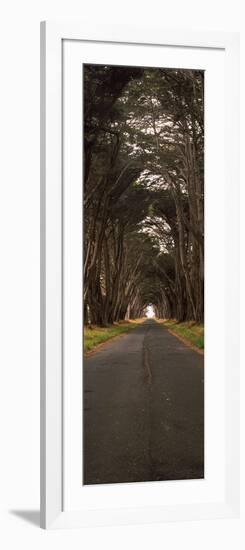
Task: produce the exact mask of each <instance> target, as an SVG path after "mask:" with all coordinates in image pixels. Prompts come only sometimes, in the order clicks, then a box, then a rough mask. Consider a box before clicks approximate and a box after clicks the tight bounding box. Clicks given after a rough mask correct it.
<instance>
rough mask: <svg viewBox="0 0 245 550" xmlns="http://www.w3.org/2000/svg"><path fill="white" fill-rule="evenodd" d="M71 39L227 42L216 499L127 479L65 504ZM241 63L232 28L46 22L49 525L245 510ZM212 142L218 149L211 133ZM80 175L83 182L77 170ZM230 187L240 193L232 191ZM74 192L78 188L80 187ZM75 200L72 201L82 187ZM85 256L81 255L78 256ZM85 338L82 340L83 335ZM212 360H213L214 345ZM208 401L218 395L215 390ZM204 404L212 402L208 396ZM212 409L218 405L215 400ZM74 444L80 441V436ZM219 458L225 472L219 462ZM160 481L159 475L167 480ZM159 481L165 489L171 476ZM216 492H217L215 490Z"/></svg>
mask: <svg viewBox="0 0 245 550" xmlns="http://www.w3.org/2000/svg"><path fill="white" fill-rule="evenodd" d="M65 42H69V43H73V44H78V43H79V44H81V43H86V44H89V43H92V44H101V45H102V44H109V45H110V47H111V46H113V45H114V46H115V47H116V45H122V46H123V45H127V46H130V47H131V48H134V47H136V46H137V48H138V49H139V50H141V49H142V48H146V46H147V47H148V46H149V47H151V48H152V47H154V46H155V47H157V48H158V49H159V48H169V49H171V48H176V49H177V48H178V50H179V51H181V55H182V56H183V60H185V56H186V55H187V52H194V51H195V52H196V56H197V59H198V55H200V56H201V55H203V52H204V51H207V52H209V57H210V59H211V58H212V56H213V55H214V56H215V55H216V53H217V52H222V59H223V61H222V62H223V64H224V65H223V67H224V77H225V80H224V82H223V85H224V89H225V95H224V121H223V123H224V141H225V144H224V145H225V158H224V166H223V167H222V169H221V174H223V173H224V174H225V176H224V177H223V176H221V178H220V179H221V187H220V190H221V191H222V190H223V193H224V205H223V213H224V220H223V222H224V226H223V228H224V232H223V233H224V235H223V237H222V238H223V241H224V243H225V250H224V262H225V264H224V265H225V269H224V272H225V273H224V277H223V284H224V294H225V296H224V304H223V307H222V310H223V311H224V330H223V335H221V337H222V338H223V340H222V339H221V349H220V357H221V359H220V363H221V364H220V369H221V370H222V373H223V374H222V376H223V378H222V384H221V390H220V391H221V399H222V400H223V401H222V402H223V405H224V406H223V407H221V409H220V415H221V416H220V419H221V421H222V425H223V426H224V433H223V443H224V452H223V455H224V457H223V458H224V460H223V463H224V464H223V467H224V475H223V478H222V484H221V485H220V487H219V491H220V492H219V498H218V499H217V498H216V496H215V493H213V496H212V498H211V497H210V500H208V498H209V497H208V496H207V495H208V493H207V495H206V497H205V498H204V497H202V496H200V501H197V500H198V497H195V498H196V500H193V502H191V501H188V500H186V501H185V499H184V498H183V494H182V497H181V499H179V500H178V498H176V500H174V499H175V497H174V496H172V498H171V501H169V503H166V502H165V504H159V502H158V501H154V499H153V497H152V496H150V497H149V499H148V505H147V506H146V505H142V506H138V505H137V504H135V505H132V499H131V496H130V494H129V485H126V486H124V505H123V506H122V507H120V506H119V507H117V506H114V505H113V502H114V501H115V496H117V493H115V494H114V501H113V500H112V506H111V507H110V506H109V505H108V502H109V500H108V499H107V500H108V502H107V505H106V506H105V507H103V496H102V500H101V502H102V504H101V506H100V507H99V508H98V506H97V507H95V508H93V506H92V507H91V503H90V501H89V502H88V506H87V509H86V494H85V496H84V498H83V503H84V502H85V504H83V508H81V507H76V502H75V499H73V500H72V499H71V498H70V499H69V506H68V507H67V505H66V503H67V501H66V493H67V492H69V488H68V491H67V483H70V481H71V480H70V478H69V475H66V470H67V464H68V466H69V464H70V462H71V460H72V459H74V464H77V463H78V462H79V460H80V457H79V456H76V457H75V456H72V454H71V452H70V454H69V455H68V454H67V452H66V448H65V447H66V441H65V438H64V430H65V429H66V428H67V427H68V428H67V429H69V418H70V416H71V414H73V415H74V414H75V412H74V411H78V409H74V410H73V412H72V411H71V410H69V411H68V412H69V415H70V416H69V415H68V416H69V418H68V420H67V412H66V413H65V411H64V408H65V407H64V404H65V402H66V395H67V388H66V385H67V384H68V385H69V387H70V388H71V387H73V386H72V384H74V380H75V378H74V380H73V381H72V380H71V379H69V378H67V376H65V377H64V373H65V369H64V363H65V361H66V359H65V357H66V351H65V350H64V334H65V331H66V317H65V315H67V314H71V312H69V311H68V313H67V307H66V306H65V307H64V304H65V303H66V302H65V299H64V286H65V284H64V272H65V269H66V265H65V259H64V243H65V242H66V238H67V235H66V231H67V230H66V228H65V226H64V213H66V200H67V195H66V193H64V189H65V185H66V183H65V178H66V171H65V170H64V164H63V160H64V151H65V150H66V141H67V140H66V132H67V131H68V132H69V131H70V130H69V127H67V124H64V120H65V115H64V105H65V100H64V95H67V94H64V89H66V88H64V87H65V85H66V84H65V77H64V70H63V64H64V58H65V54H64V43H65ZM73 50H74V53H73ZM185 52H186V53H185ZM198 52H199V53H198ZM69 55H70V56H73V57H74V58H75V55H76V54H75V49H74V48H71V49H70V51H69ZM216 57H217V56H216ZM81 62H82V61H81ZM183 62H184V61H183ZM211 63H212V59H211ZM238 64H239V37H238V35H237V34H234V33H210V32H205V33H204V32H201V33H197V32H193V31H192V32H189V31H179V30H171V31H170V30H165V29H161V28H149V29H148V28H147V29H145V28H141V27H137V28H136V27H130V26H129V27H127V28H125V27H120V26H116V27H115V26H114V27H111V26H108V27H106V26H104V25H102V26H99V27H96V29H94V28H93V26H92V24H91V26H88V25H86V26H84V25H83V24H82V23H42V24H41V526H42V527H43V528H59V527H82V526H88V525H105V524H128V523H146V522H154V521H157V522H161V521H174V520H183V519H208V518H224V517H235V516H237V515H238V513H239V356H238V355H239V352H238V349H239V341H238V340H239V331H238V327H237V324H236V325H235V323H233V324H229V338H228V337H226V336H224V335H225V331H227V334H228V323H229V319H231V318H237V317H238V310H239V281H238V272H239V269H238V266H239V252H238V249H239V221H238V217H239V185H238V182H239V170H238V165H239V158H238V155H239V152H238V151H239V108H238V103H239V101H238ZM74 82H75V81H74ZM78 116H79V114H78ZM68 126H69V124H68ZM76 139H77V145H76V148H77V150H79V147H80V148H81V154H82V143H81V141H80V142H78V139H79V138H78V135H77V134H76ZM206 145H207V146H208V147H209V149H211V147H210V145H209V143H207V144H206ZM77 158H78V157H77ZM212 158H213V162H214V157H212V155H210V159H212ZM79 176H80V174H79ZM80 181H81V180H80ZM78 185H81V183H79V179H78ZM231 189H232V193H230V192H229V191H230V190H231ZM76 192H79V188H78V187H77V191H76ZM81 193H82V191H81ZM81 196H82V195H81ZM215 199H217V195H216V196H215ZM72 200H73V201H74V197H73V199H72ZM80 215H81V208H80V210H79V212H78V214H77V218H76V215H74V219H75V220H76V225H74V226H73V229H72V230H73V231H76V230H77V229H78V230H79V223H80V218H79V216H80ZM76 228H77V229H76ZM79 239H81V236H79ZM79 239H78V240H77V242H78V244H79V242H80V241H79ZM223 241H222V242H223ZM80 259H81V258H80V257H79V258H78V261H80ZM74 288H75V289H76V290H75V292H77V294H76V295H75V298H77V304H79V299H80V298H81V295H80V288H79V287H76V285H74ZM77 307H78V308H79V307H80V306H79V305H78V306H77ZM68 309H69V308H68ZM81 309H82V308H81ZM75 313H76V314H75V316H74V319H75V321H74V322H77V326H76V329H77V330H76V333H77V334H78V338H79V337H80V336H79V334H80V329H81V326H80V324H79V320H78V316H79V309H76V312H75ZM210 332H211V331H210ZM77 342H78V344H79V340H77ZM210 342H211V339H210ZM212 346H214V343H212V342H211V343H210V349H213V347H212ZM79 353H80V352H79V351H78V355H77V358H76V363H77V365H78V368H80V367H81V368H82V365H80V367H79V364H80V363H79V359H80V356H79ZM214 357H215V355H214ZM216 359H217V353H216ZM208 360H209V361H210V353H209V358H208ZM217 372H218V371H217ZM77 380H78V379H77ZM79 396H80V392H79V391H78V392H77V395H76V397H75V396H74V401H75V402H77V403H79V401H78V400H79ZM68 401H69V399H68ZM210 402H211V403H214V401H212V400H211V401H210ZM206 406H207V407H208V406H209V405H208V403H206ZM212 407H214V405H212ZM68 409H69V403H68ZM76 414H77V412H76ZM211 414H214V415H215V414H217V411H215V408H213V410H212V411H211ZM73 420H74V418H73ZM78 427H79V422H78ZM71 442H72V440H71ZM71 448H72V449H73V447H72V444H71ZM78 449H79V452H81V448H79V447H78ZM215 467H216V469H217V473H218V466H217V464H216V466H215ZM74 468H76V466H75V467H74ZM67 479H68V481H67ZM75 482H76V480H75V481H74V483H75ZM155 483H156V485H159V482H155ZM160 483H162V482H160ZM164 483H165V482H164ZM180 483H181V482H180ZM131 485H132V484H131ZM135 485H138V484H135ZM65 487H66V488H65ZM159 487H160V489H161V490H162V487H163V485H161V486H160V485H159ZM160 489H159V490H160ZM198 490H199V489H198V486H195V491H196V494H197V495H198ZM127 491H128V492H127ZM158 492H159V491H158ZM175 492H176V491H175ZM182 493H183V486H182ZM101 494H102V493H101ZM131 494H132V490H131ZM176 494H178V492H176ZM209 494H210V495H211V492H210V493H209ZM217 494H218V493H217ZM200 495H201V493H200ZM118 496H119V494H118ZM109 498H110V497H109ZM84 499H85V500H84ZM105 500H106V498H105ZM142 502H143V501H142ZM74 503H75V504H74ZM67 508H68V509H67Z"/></svg>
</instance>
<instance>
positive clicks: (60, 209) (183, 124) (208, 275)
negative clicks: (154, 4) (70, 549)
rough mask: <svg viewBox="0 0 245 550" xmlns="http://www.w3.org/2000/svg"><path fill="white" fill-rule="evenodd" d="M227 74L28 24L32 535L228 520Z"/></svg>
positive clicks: (231, 143) (196, 37)
mask: <svg viewBox="0 0 245 550" xmlns="http://www.w3.org/2000/svg"><path fill="white" fill-rule="evenodd" d="M238 66H239V37H238V35H237V34H234V33H225V34H223V33H210V32H205V33H203V32H202V33H199V32H189V31H180V30H172V31H170V30H165V29H164V28H142V27H140V26H139V27H130V26H129V27H127V28H126V27H120V26H115V27H113V28H112V27H109V26H108V27H106V26H101V27H96V28H94V27H93V26H92V25H91V26H89V25H87V24H86V25H84V24H82V23H81V24H78V23H74V24H71V23H67V24H63V23H62V24H56V23H42V24H41V526H42V527H43V528H64V527H80V526H81V527H82V526H91V525H110V524H111V525H115V524H130V523H147V522H149V523H151V522H162V521H175V520H185V519H188V520H189V519H208V518H224V517H227V518H229V517H235V516H237V515H238V514H239V352H238V350H239V330H238V326H237V323H233V322H231V320H232V319H235V318H236V319H238V317H239V316H238V311H239V281H238V272H239V253H238V250H239V220H238V215H239V169H238V166H239V93H238V89H239V88H238ZM204 330H205V349H204Z"/></svg>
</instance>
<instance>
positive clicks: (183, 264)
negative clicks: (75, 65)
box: [84, 65, 204, 325]
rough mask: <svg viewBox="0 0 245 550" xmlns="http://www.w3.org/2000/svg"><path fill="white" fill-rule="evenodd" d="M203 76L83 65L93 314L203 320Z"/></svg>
mask: <svg viewBox="0 0 245 550" xmlns="http://www.w3.org/2000/svg"><path fill="white" fill-rule="evenodd" d="M203 287H204V73H203V71H197V70H196V71H194V70H189V69H159V68H134V67H117V66H107V65H106V66H105V65H103V66H102V65H85V66H84V317H85V323H86V322H88V321H91V322H92V323H94V324H98V325H106V324H108V323H113V322H115V321H119V320H121V319H124V318H125V317H129V318H136V317H139V316H142V315H143V314H144V312H145V310H146V307H147V306H148V305H152V306H153V308H154V311H155V314H156V316H158V317H162V318H163V317H164V318H166V317H168V318H176V319H177V320H179V321H183V320H188V319H193V320H195V321H197V322H200V321H202V320H203V310H204V290H203Z"/></svg>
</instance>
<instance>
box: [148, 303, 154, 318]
mask: <svg viewBox="0 0 245 550" xmlns="http://www.w3.org/2000/svg"><path fill="white" fill-rule="evenodd" d="M154 316H155V313H154V308H153V306H147V308H146V317H148V319H150V318H151V317H154Z"/></svg>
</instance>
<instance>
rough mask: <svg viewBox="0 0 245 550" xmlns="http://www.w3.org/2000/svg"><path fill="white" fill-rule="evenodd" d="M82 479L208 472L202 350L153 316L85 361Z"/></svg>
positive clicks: (113, 479)
mask: <svg viewBox="0 0 245 550" xmlns="http://www.w3.org/2000/svg"><path fill="white" fill-rule="evenodd" d="M83 422H84V483H85V484H96V483H123V482H133V481H154V480H176V479H200V478H203V477H204V370H203V356H201V355H200V354H198V353H196V352H195V351H193V350H192V349H190V348H188V347H187V346H185V345H184V344H182V342H180V340H179V339H177V338H176V337H175V336H173V335H171V334H170V333H169V332H168V331H167V330H166V329H164V328H163V327H162V326H160V325H158V324H157V323H156V322H155V321H153V320H148V321H146V322H145V323H144V324H142V325H140V326H139V327H138V328H136V329H134V330H132V332H130V333H129V334H127V335H124V336H122V337H120V338H119V339H115V340H112V341H111V342H108V343H107V344H106V346H105V347H104V348H102V349H101V350H100V351H98V352H97V353H95V354H94V355H92V356H90V357H88V358H86V359H85V362H84V416H83Z"/></svg>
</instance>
